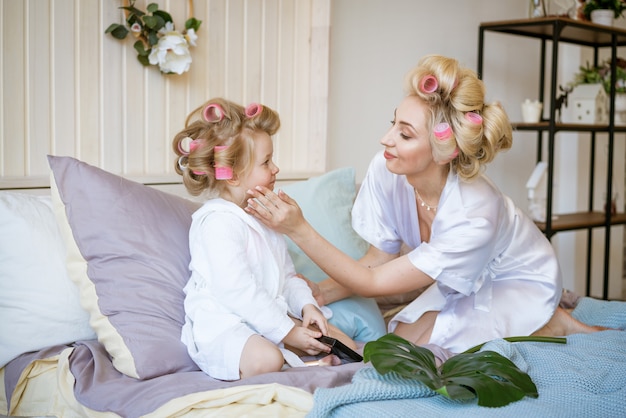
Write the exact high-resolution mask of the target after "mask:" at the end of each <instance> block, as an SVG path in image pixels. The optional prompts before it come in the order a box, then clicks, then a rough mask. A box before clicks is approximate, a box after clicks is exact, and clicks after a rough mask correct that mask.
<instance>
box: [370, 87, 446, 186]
mask: <svg viewBox="0 0 626 418" xmlns="http://www.w3.org/2000/svg"><path fill="white" fill-rule="evenodd" d="M429 115H430V114H429V111H428V107H427V105H426V104H425V103H424V102H422V101H421V100H420V99H419V98H418V97H416V96H407V97H405V98H404V99H403V100H402V102H400V105H399V106H398V108H397V109H396V111H395V114H394V120H393V121H392V126H391V128H390V129H389V131H387V133H386V134H385V136H383V138H382V139H381V141H380V143H381V144H382V145H384V146H385V154H384V155H385V159H386V160H387V169H388V170H389V171H391V172H392V173H394V174H400V175H402V174H403V175H406V176H408V177H411V176H413V175H420V174H425V173H426V172H428V171H429V170H434V169H436V167H437V166H438V164H437V163H435V161H434V159H433V154H432V148H431V146H430V139H429V137H430V132H429V131H428V129H427V126H428V124H427V122H428V121H429Z"/></svg>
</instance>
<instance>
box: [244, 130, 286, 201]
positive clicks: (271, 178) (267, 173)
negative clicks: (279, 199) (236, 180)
mask: <svg viewBox="0 0 626 418" xmlns="http://www.w3.org/2000/svg"><path fill="white" fill-rule="evenodd" d="M252 137H253V138H254V151H253V154H254V164H253V167H252V171H250V174H248V176H247V177H246V178H245V179H244V181H243V182H242V186H243V187H244V188H245V189H244V190H248V189H253V188H254V187H255V186H265V187H267V188H268V189H270V190H274V183H275V182H276V174H278V171H279V169H278V166H276V164H274V161H272V157H273V155H274V145H273V143H272V139H271V138H270V136H269V135H268V134H267V133H265V132H254V133H253V134H252Z"/></svg>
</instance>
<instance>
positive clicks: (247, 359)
mask: <svg viewBox="0 0 626 418" xmlns="http://www.w3.org/2000/svg"><path fill="white" fill-rule="evenodd" d="M284 363H285V359H284V357H283V353H281V351H280V349H279V348H278V347H277V346H276V345H275V344H274V343H272V342H270V341H268V340H266V339H265V338H263V337H261V336H260V335H256V334H255V335H252V336H251V337H250V338H248V341H247V342H246V345H245V346H244V347H243V351H242V353H241V360H240V361H239V377H241V378H242V379H243V378H246V377H252V376H256V375H259V374H263V373H271V372H277V371H280V369H282V367H283V364H284Z"/></svg>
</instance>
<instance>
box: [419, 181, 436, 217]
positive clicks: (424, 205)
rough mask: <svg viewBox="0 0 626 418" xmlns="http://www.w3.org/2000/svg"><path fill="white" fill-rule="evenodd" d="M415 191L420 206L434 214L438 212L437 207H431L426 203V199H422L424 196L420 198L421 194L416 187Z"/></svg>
mask: <svg viewBox="0 0 626 418" xmlns="http://www.w3.org/2000/svg"><path fill="white" fill-rule="evenodd" d="M413 190H415V195H416V196H417V199H418V200H419V201H420V205H421V206H423V207H425V208H426V210H427V211H431V210H432V211H433V212H437V206H438V205H437V206H430V205H429V204H428V203H426V202H424V199H422V196H420V192H418V191H417V189H416V188H415V187H414V188H413Z"/></svg>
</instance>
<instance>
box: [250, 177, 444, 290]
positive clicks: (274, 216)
mask: <svg viewBox="0 0 626 418" xmlns="http://www.w3.org/2000/svg"><path fill="white" fill-rule="evenodd" d="M248 193H249V194H250V195H252V197H253V198H255V199H249V200H248V206H247V207H246V211H247V212H248V213H250V214H252V215H253V216H255V217H256V218H257V219H258V220H259V221H261V222H262V223H263V224H265V225H266V226H268V227H270V228H272V229H274V230H276V231H278V232H280V233H283V234H286V235H287V236H289V238H291V239H292V240H293V242H294V243H295V244H296V245H298V247H300V248H301V249H302V250H303V251H304V252H305V253H306V255H308V256H309V257H310V258H311V260H313V261H314V262H315V263H316V264H317V265H318V266H320V268H321V269H322V270H324V271H325V272H326V274H328V275H329V276H330V277H332V278H333V279H334V280H335V281H336V282H338V283H339V284H341V285H342V286H344V287H346V288H348V289H349V290H350V291H352V292H354V293H356V294H358V295H360V296H364V297H374V296H385V295H393V294H397V293H404V292H408V291H410V290H414V289H417V288H421V287H424V286H427V285H429V284H431V283H432V282H433V280H432V279H431V278H430V277H428V276H427V275H426V274H424V273H423V272H421V271H420V270H418V269H417V268H415V266H413V264H412V263H411V262H410V261H409V259H408V257H406V256H402V257H398V258H395V259H393V260H390V261H387V262H385V263H383V264H381V265H379V266H371V267H368V266H367V265H362V264H360V263H359V262H357V261H355V260H354V259H353V258H352V257H350V256H348V255H346V254H344V253H343V252H341V251H340V250H338V249H337V248H336V247H334V246H333V245H332V244H331V243H330V242H328V241H327V240H326V239H325V238H324V237H322V236H321V235H320V234H319V233H317V231H315V229H314V228H313V227H312V226H311V225H310V224H309V223H308V222H307V221H306V219H304V216H303V215H302V211H301V210H300V207H299V206H298V204H297V203H296V202H295V201H294V200H293V199H291V198H290V197H289V196H287V194H285V193H284V192H283V191H282V190H281V191H279V194H278V195H277V194H275V193H274V192H272V191H271V190H269V189H267V188H265V187H257V189H256V190H249V191H248ZM372 254H374V253H372ZM372 257H373V258H372V259H374V256H373V255H372Z"/></svg>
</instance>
